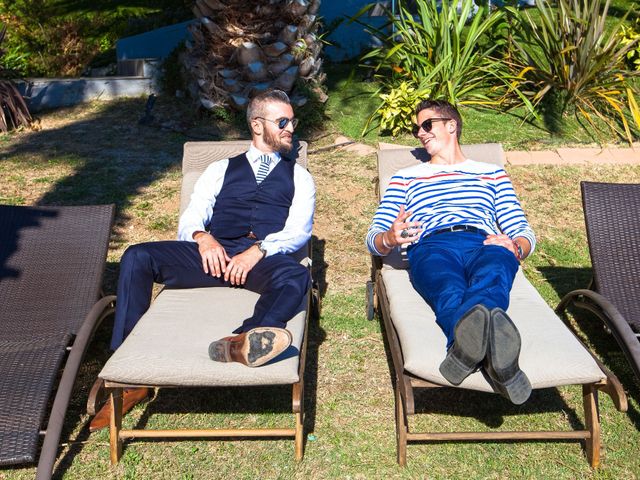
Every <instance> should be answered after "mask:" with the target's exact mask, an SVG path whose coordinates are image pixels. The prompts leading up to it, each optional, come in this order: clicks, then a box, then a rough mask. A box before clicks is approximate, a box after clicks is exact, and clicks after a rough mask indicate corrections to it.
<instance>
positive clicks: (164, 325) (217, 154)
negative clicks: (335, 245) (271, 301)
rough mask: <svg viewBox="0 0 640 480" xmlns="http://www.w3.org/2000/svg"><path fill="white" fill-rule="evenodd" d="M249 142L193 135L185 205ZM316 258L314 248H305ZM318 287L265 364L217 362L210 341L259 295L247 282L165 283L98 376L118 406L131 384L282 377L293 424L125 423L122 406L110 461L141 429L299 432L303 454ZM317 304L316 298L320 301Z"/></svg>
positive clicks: (185, 433)
mask: <svg viewBox="0 0 640 480" xmlns="http://www.w3.org/2000/svg"><path fill="white" fill-rule="evenodd" d="M248 147H249V142H191V143H186V144H185V146H184V157H183V164H182V173H183V182H182V191H181V210H184V208H186V206H187V205H188V202H189V198H190V195H191V191H192V190H193V186H194V184H195V182H196V180H197V178H198V177H199V176H200V174H201V173H202V172H203V171H204V169H205V168H206V167H207V166H208V165H209V164H210V163H211V162H214V161H217V160H221V159H224V158H229V157H231V156H233V155H237V154H238V153H241V152H244V151H246V150H247V149H248ZM306 147H307V146H306V143H301V145H300V148H299V150H298V163H300V164H301V165H303V166H305V167H306ZM298 256H299V258H300V260H301V261H302V262H303V263H305V264H306V265H310V260H309V256H310V250H309V249H308V248H303V249H302V251H300V252H298ZM313 298H314V295H313V294H312V292H310V293H309V295H307V298H306V299H305V300H304V302H303V304H302V305H300V309H299V313H298V314H297V315H296V316H295V317H294V318H293V319H292V320H290V321H289V322H288V324H287V329H288V330H289V331H290V332H291V333H292V335H293V344H292V346H291V347H289V349H288V350H287V351H285V352H284V353H283V354H282V355H283V356H284V358H285V359H283V360H280V359H278V361H273V362H271V363H269V364H266V365H264V366H262V367H259V368H249V367H246V366H244V365H242V364H239V363H219V362H213V361H211V360H210V359H209V356H208V346H209V343H210V342H211V341H213V340H217V339H219V338H221V337H223V336H226V335H229V334H230V332H231V331H233V330H234V329H235V328H237V327H238V326H239V325H240V324H241V323H242V321H243V320H244V319H245V318H247V317H249V316H251V313H252V312H253V307H254V305H255V302H256V301H257V299H258V295H257V294H255V293H253V292H249V291H246V290H244V289H240V288H215V287H212V288H194V289H180V290H175V289H173V290H172V289H165V290H163V291H162V292H161V293H160V294H159V295H158V296H157V298H156V299H155V300H154V302H153V303H152V305H151V307H150V309H149V310H148V311H147V313H145V315H144V316H143V317H142V318H141V319H140V321H139V322H138V324H137V325H136V327H135V328H134V330H133V331H132V333H131V334H130V335H129V336H128V337H127V338H126V339H125V341H124V343H123V344H122V346H121V347H120V348H118V350H117V351H116V352H115V353H114V354H113V356H112V357H111V358H110V359H109V361H108V362H107V364H106V365H105V366H104V368H103V370H102V371H101V372H100V374H99V377H100V378H102V379H103V380H104V382H105V386H106V388H107V389H109V390H110V392H111V398H110V401H111V402H113V405H114V409H113V411H114V412H121V409H122V408H121V402H122V389H123V388H125V387H140V386H148V387H160V388H166V387H179V388H185V387H237V386H244V387H247V386H264V385H283V386H288V387H289V388H291V389H292V397H291V404H292V412H293V414H294V419H293V422H292V424H293V426H287V427H283V428H264V429H257V428H253V429H251V428H249V429H247V428H243V429H199V430H178V429H175V430H150V429H146V430H142V429H138V430H126V429H122V417H121V415H120V414H118V413H117V414H116V415H113V416H112V418H111V426H110V437H111V461H112V463H116V462H118V460H119V459H120V456H121V452H122V443H123V440H125V439H128V438H142V437H153V438H158V437H174V438H184V437H199V438H220V437H225V438H229V437H292V438H293V439H294V442H295V449H294V450H295V457H296V459H298V460H300V459H302V456H303V420H304V395H303V387H304V369H305V354H306V345H307V340H306V338H307V330H308V328H307V327H308V322H309V316H310V313H311V311H312V299H313ZM314 304H316V303H315V302H314Z"/></svg>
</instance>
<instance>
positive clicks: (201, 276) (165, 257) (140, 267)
mask: <svg viewBox="0 0 640 480" xmlns="http://www.w3.org/2000/svg"><path fill="white" fill-rule="evenodd" d="M229 247H231V246H228V245H225V250H226V251H227V253H228V255H230V256H233V255H235V254H236V253H239V252H238V251H237V250H238V249H234V248H229ZM244 248H246V247H245V246H243V247H242V249H244ZM234 250H236V251H234ZM240 251H242V250H240ZM154 282H155V283H161V284H164V285H165V288H199V287H228V286H231V284H230V283H229V282H225V281H224V278H222V277H220V278H217V277H214V276H211V275H207V274H205V273H204V270H203V269H202V259H201V256H200V252H199V251H198V245H197V244H196V243H194V242H184V241H163V242H149V243H141V244H138V245H133V246H131V247H129V248H128V249H127V250H126V251H125V253H124V255H123V256H122V259H121V260H120V277H119V279H118V302H117V304H116V316H115V322H114V326H113V335H112V337H111V348H112V349H113V350H115V349H116V348H118V347H119V346H120V345H121V344H122V342H123V340H124V339H125V338H126V336H127V335H128V334H129V333H130V332H131V330H133V327H134V326H135V324H136V323H137V322H138V320H140V318H141V317H142V315H144V313H145V312H146V311H147V309H148V308H149V305H150V304H151V293H152V289H153V283H154ZM310 284H311V275H310V274H309V270H308V269H307V268H306V267H304V266H303V265H301V264H300V263H299V262H297V261H296V260H295V259H294V258H293V257H290V256H288V255H283V254H276V255H271V256H269V257H265V258H263V259H262V260H260V261H259V262H258V263H257V264H256V266H255V267H254V268H253V269H252V270H251V271H250V272H249V274H248V275H247V280H246V282H245V285H244V288H247V289H249V290H251V291H252V292H256V293H259V294H260V299H259V300H258V302H257V303H256V306H255V310H254V312H253V316H251V317H250V318H248V319H246V320H245V321H244V322H243V324H242V326H241V327H239V328H238V329H237V330H235V331H234V333H241V332H244V331H247V330H250V329H252V328H254V327H257V326H269V327H281V328H284V327H285V326H286V323H287V321H289V320H290V319H291V318H292V317H294V316H295V314H296V313H298V308H299V307H300V304H301V302H302V299H303V298H304V296H305V295H306V293H307V291H308V289H309V286H310ZM211 311H212V315H213V312H214V311H215V305H212V306H211ZM214 340H215V339H214Z"/></svg>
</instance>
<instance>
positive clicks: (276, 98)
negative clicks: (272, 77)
mask: <svg viewBox="0 0 640 480" xmlns="http://www.w3.org/2000/svg"><path fill="white" fill-rule="evenodd" d="M270 102H280V103H285V104H287V105H291V100H289V95H287V94H286V93H285V92H283V91H282V90H277V89H271V90H265V91H264V92H262V93H259V94H258V95H256V96H255V97H253V98H252V99H251V102H249V106H248V107H247V123H248V124H249V128H251V120H253V119H254V118H256V117H264V115H265V113H264V105H265V104H266V103H270Z"/></svg>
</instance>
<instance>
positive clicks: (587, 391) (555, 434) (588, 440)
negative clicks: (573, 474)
mask: <svg viewBox="0 0 640 480" xmlns="http://www.w3.org/2000/svg"><path fill="white" fill-rule="evenodd" d="M373 260H374V263H376V262H379V259H377V258H374V259H373ZM374 303H375V304H377V311H378V312H379V314H380V316H381V317H382V321H383V324H384V329H385V332H386V334H387V341H388V344H389V350H390V352H391V357H392V362H393V369H394V374H395V382H394V394H395V409H396V412H395V413H396V440H397V458H398V464H400V465H401V466H405V465H406V463H407V445H408V444H409V443H410V442H420V441H429V442H434V443H435V442H450V441H507V440H523V441H528V440H541V441H545V440H547V441H553V440H564V441H568V440H579V441H580V440H584V441H585V446H586V455H587V460H588V461H589V464H590V465H591V467H593V468H597V467H598V465H599V463H600V420H599V414H598V396H597V395H598V391H603V392H604V393H606V394H608V395H609V396H611V398H612V400H613V402H614V404H615V406H616V408H617V409H618V410H620V411H626V409H627V398H626V395H625V393H624V390H623V388H622V385H621V384H620V382H619V381H618V379H617V378H616V377H615V375H613V374H612V373H611V372H609V371H608V370H607V369H606V368H605V367H604V366H603V365H602V364H601V363H600V362H599V361H598V365H599V366H600V368H601V369H602V371H603V372H604V373H605V375H606V376H607V378H606V380H603V381H601V382H597V383H588V384H584V385H582V399H583V404H584V418H585V423H586V428H585V429H584V430H569V431H493V432H412V431H411V430H410V428H409V421H408V416H409V415H415V413H416V411H415V404H414V389H416V388H429V389H434V388H450V387H446V386H443V385H438V384H436V383H431V382H428V381H426V380H424V379H422V378H419V377H416V376H414V375H412V374H410V373H409V372H407V371H405V370H404V367H403V365H404V357H403V355H402V347H401V346H400V341H399V339H398V335H397V333H396V330H395V327H394V325H393V322H392V320H391V311H390V306H389V301H388V298H387V293H386V290H385V286H384V282H383V281H382V279H381V275H380V270H379V267H378V268H377V274H376V277H375V300H374Z"/></svg>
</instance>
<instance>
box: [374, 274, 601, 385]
mask: <svg viewBox="0 0 640 480" xmlns="http://www.w3.org/2000/svg"><path fill="white" fill-rule="evenodd" d="M382 280H383V281H384V285H385V288H386V289H387V295H388V299H389V303H390V309H391V319H392V321H393V324H394V325H395V327H396V330H397V331H398V337H399V339H400V343H401V345H402V353H403V355H404V362H405V363H404V368H405V370H407V371H408V372H410V373H412V374H414V375H416V376H418V377H420V378H423V379H425V380H428V381H431V382H434V383H437V384H440V385H450V384H449V383H448V382H447V381H446V380H445V379H444V378H443V377H442V375H441V374H440V372H439V371H438V367H439V366H440V363H441V362H442V360H443V359H444V357H445V354H446V338H445V336H444V333H442V330H441V329H440V327H438V325H437V324H436V321H435V315H434V313H433V311H432V310H431V308H430V307H429V306H428V305H427V303H426V302H425V301H424V300H423V299H422V297H421V296H420V295H419V294H418V293H417V292H416V291H415V290H414V289H413V286H412V285H411V281H410V280H409V273H408V271H407V270H396V269H392V268H384V269H383V270H382ZM508 314H509V316H510V317H511V318H512V320H513V322H514V323H515V324H516V326H517V327H518V330H519V331H520V335H521V337H522V350H521V354H520V367H521V368H522V370H523V371H524V372H525V373H526V374H527V376H528V377H529V380H530V381H531V384H532V386H533V388H546V387H554V386H560V385H572V384H583V383H590V382H595V381H598V380H601V379H604V378H605V375H604V374H603V373H602V371H601V370H600V368H599V367H598V365H597V364H596V362H595V360H594V359H593V357H591V355H590V354H589V352H588V351H587V350H586V349H585V348H584V347H583V346H582V344H581V343H580V342H579V341H578V340H577V339H576V338H575V337H574V335H573V334H572V333H571V332H570V331H569V329H568V328H567V327H566V326H565V325H564V323H563V322H562V320H560V319H559V318H558V317H557V316H556V315H555V313H554V312H553V310H552V309H551V308H549V306H548V305H547V303H546V302H545V301H544V299H543V298H542V297H541V296H540V294H539V293H538V292H537V290H536V289H535V288H534V287H533V286H532V285H531V284H530V283H529V281H528V280H527V279H526V277H525V276H524V274H523V273H522V271H519V272H518V274H517V275H516V279H515V282H514V285H513V289H512V291H511V304H510V306H509V310H508ZM460 387H461V388H469V389H472V390H480V391H485V392H492V391H493V389H492V388H491V386H490V385H489V383H488V382H487V381H486V380H485V378H484V376H483V375H482V373H481V372H476V373H474V374H472V375H470V376H469V377H468V378H467V379H466V380H465V381H464V382H462V384H461V385H460Z"/></svg>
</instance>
